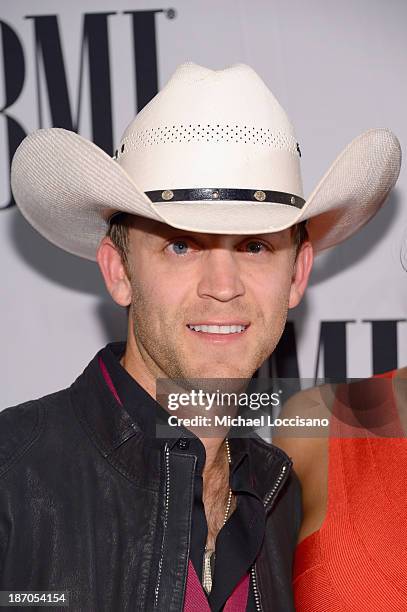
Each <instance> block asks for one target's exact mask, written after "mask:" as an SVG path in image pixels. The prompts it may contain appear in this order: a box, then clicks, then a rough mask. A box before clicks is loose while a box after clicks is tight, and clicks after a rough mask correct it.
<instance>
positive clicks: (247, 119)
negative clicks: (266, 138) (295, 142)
mask: <svg viewBox="0 0 407 612" xmlns="http://www.w3.org/2000/svg"><path fill="white" fill-rule="evenodd" d="M214 122H215V125H216V124H217V123H226V124H229V125H233V124H236V125H239V127H241V126H244V125H246V126H247V127H248V128H249V127H252V126H258V127H261V128H263V129H267V128H270V129H274V130H277V131H282V132H285V133H286V134H287V135H291V136H294V130H293V127H292V125H291V123H290V121H289V119H288V117H287V114H286V112H285V111H284V109H283V108H282V107H281V105H280V104H279V102H278V101H277V99H276V98H275V96H274V95H273V94H272V92H271V91H270V90H269V89H268V87H267V86H266V84H265V83H264V81H263V80H262V79H261V78H260V77H259V75H258V74H257V73H256V72H255V71H254V70H253V69H252V68H251V67H250V66H247V65H245V64H235V65H234V66H231V67H229V68H225V69H223V70H210V69H209V68H205V67H203V66H199V65H197V64H194V63H192V62H187V63H185V64H182V65H181V66H179V67H178V68H177V70H176V71H175V73H174V74H173V75H172V77H171V78H170V80H169V81H168V82H167V84H166V85H165V86H164V87H163V88H162V89H161V91H160V92H159V93H158V94H157V95H156V96H155V97H154V98H153V99H152V100H151V101H150V102H149V103H148V104H147V105H146V106H145V107H144V109H143V110H142V111H140V113H139V114H138V115H137V117H136V119H135V120H133V121H132V122H131V123H130V125H129V126H128V127H127V129H126V130H125V133H124V135H123V138H126V136H129V134H131V133H132V132H133V131H134V130H137V129H139V130H141V129H146V128H148V127H156V126H157V124H158V123H160V124H162V125H163V124H166V123H167V124H169V125H173V124H185V123H187V124H189V123H192V124H196V123H200V124H201V125H205V124H208V123H209V124H210V125H211V127H212V124H213V123H214Z"/></svg>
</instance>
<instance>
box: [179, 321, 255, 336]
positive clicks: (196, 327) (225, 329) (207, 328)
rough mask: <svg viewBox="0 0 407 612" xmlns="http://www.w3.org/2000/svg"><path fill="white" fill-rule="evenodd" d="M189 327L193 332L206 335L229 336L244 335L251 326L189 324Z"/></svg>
mask: <svg viewBox="0 0 407 612" xmlns="http://www.w3.org/2000/svg"><path fill="white" fill-rule="evenodd" d="M187 327H188V328H189V329H191V330H192V331H196V332H201V333H205V334H222V335H228V334H241V333H243V332H244V331H245V330H246V329H247V328H248V327H249V324H244V325H243V324H240V323H233V324H230V325H205V324H195V323H188V324H187Z"/></svg>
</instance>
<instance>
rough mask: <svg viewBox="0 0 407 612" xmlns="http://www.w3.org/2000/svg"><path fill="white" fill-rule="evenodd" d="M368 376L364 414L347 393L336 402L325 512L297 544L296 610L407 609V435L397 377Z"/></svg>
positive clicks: (361, 394)
mask: <svg viewBox="0 0 407 612" xmlns="http://www.w3.org/2000/svg"><path fill="white" fill-rule="evenodd" d="M369 381H374V383H372V384H370V382H369ZM369 381H364V383H356V384H357V385H359V389H358V390H357V393H356V396H357V397H356V399H355V398H353V400H352V405H353V407H354V406H355V404H359V406H362V404H363V410H362V412H360V413H359V417H358V418H354V413H353V409H352V411H350V410H349V402H347V401H342V400H340V401H338V400H337V401H336V403H335V406H334V409H333V416H332V419H331V424H330V438H329V467H328V505H327V512H326V517H325V520H324V522H323V524H322V526H321V528H320V529H319V530H318V531H316V532H314V533H312V534H311V535H309V536H308V537H307V538H305V539H304V540H303V541H302V542H300V544H299V545H298V546H297V549H296V555H295V563H294V596H295V607H296V611H297V612H407V441H406V439H405V438H404V436H403V429H402V426H401V423H400V420H399V417H398V413H397V409H396V406H395V402H394V398H393V390H392V385H391V380H385V379H383V380H380V381H377V380H375V379H369ZM377 383H379V384H380V387H378V386H377ZM353 384H355V383H353ZM369 384H370V387H369V386H366V385H369ZM363 385H365V388H363ZM350 386H351V385H343V387H344V388H345V387H346V388H349V387H350ZM365 391H366V393H365ZM358 398H359V399H358ZM362 398H366V401H362ZM369 403H370V404H372V403H373V404H374V405H373V407H372V409H371V410H369ZM360 416H362V418H360ZM361 422H362V423H364V425H363V426H361V425H360V423H361ZM366 423H369V426H365V425H366Z"/></svg>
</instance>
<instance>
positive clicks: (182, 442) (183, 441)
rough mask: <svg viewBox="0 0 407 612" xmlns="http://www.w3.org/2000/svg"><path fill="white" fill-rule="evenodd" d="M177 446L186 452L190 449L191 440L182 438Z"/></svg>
mask: <svg viewBox="0 0 407 612" xmlns="http://www.w3.org/2000/svg"><path fill="white" fill-rule="evenodd" d="M177 446H178V448H180V449H181V450H186V449H187V448H188V447H189V440H187V439H186V438H180V439H179V440H178V442H177Z"/></svg>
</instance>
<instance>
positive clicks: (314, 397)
mask: <svg viewBox="0 0 407 612" xmlns="http://www.w3.org/2000/svg"><path fill="white" fill-rule="evenodd" d="M334 397H335V391H334V387H332V385H321V386H317V387H312V388H311V389H306V390H304V391H300V392H298V393H296V394H295V395H293V396H291V397H290V398H289V399H288V400H287V402H285V404H284V405H283V408H282V410H281V413H280V419H281V420H282V421H283V423H284V422H285V423H289V422H291V423H292V424H291V425H288V424H287V425H282V426H281V427H279V429H278V430H277V432H276V435H275V436H273V444H275V445H276V446H278V447H280V448H281V449H283V450H284V451H285V452H286V453H287V454H288V455H289V456H290V457H291V458H292V460H293V464H294V469H295V471H296V472H297V474H298V476H299V478H300V480H301V482H302V484H304V481H305V480H307V477H308V475H309V474H314V475H315V474H316V471H317V470H318V468H319V466H321V465H326V463H327V455H328V438H329V423H330V416H331V410H332V405H333V402H334ZM287 419H288V421H287ZM295 423H298V425H295Z"/></svg>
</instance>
